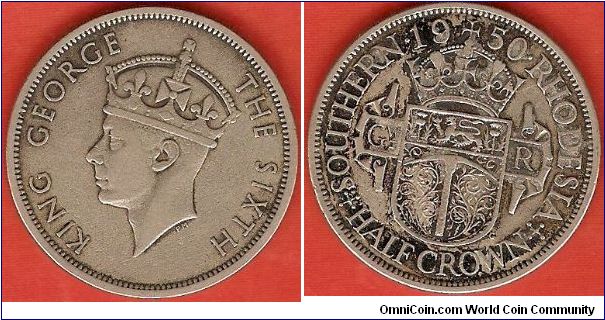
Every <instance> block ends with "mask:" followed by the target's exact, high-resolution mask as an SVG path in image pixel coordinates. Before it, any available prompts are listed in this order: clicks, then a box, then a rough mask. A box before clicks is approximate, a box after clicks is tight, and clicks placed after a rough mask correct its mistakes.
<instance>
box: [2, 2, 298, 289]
mask: <svg viewBox="0 0 605 320" xmlns="http://www.w3.org/2000/svg"><path fill="white" fill-rule="evenodd" d="M295 132H296V131H295V127H294V122H293V118H292V115H291V113H290V109H289V106H288V102H287V100H286V96H285V94H284V92H283V90H282V88H281V87H280V85H279V83H278V81H277V78H276V77H275V75H274V74H273V72H272V71H271V69H270V68H269V66H268V65H267V63H266V62H265V61H264V60H263V59H262V58H261V57H260V55H259V54H258V53H257V52H256V51H255V50H254V49H253V48H252V47H251V46H250V45H249V44H248V43H246V42H245V41H244V40H242V39H241V38H240V37H238V36H237V35H235V34H234V33H233V32H231V31H229V30H228V29H227V28H225V27H224V26H222V25H220V24H218V23H216V22H214V21H211V20H209V19H206V18H204V17H201V16H198V15H195V14H192V13H189V12H185V11H180V10H172V9H167V8H140V9H132V10H125V11H119V12H115V13H112V14H109V15H106V16H103V17H100V18H98V19H96V20H93V21H91V22H89V23H87V24H85V25H83V26H82V27H80V28H78V29H77V30H75V31H73V32H72V33H70V34H69V35H67V36H66V37H65V38H63V39H62V40H61V41H60V42H59V43H58V44H56V45H55V46H54V47H53V48H52V49H51V50H50V51H49V52H48V53H47V54H46V55H45V56H44V57H43V58H42V59H41V61H40V62H39V63H38V65H37V66H36V67H35V68H34V70H33V71H32V73H31V75H30V76H29V78H28V80H27V82H26V83H25V85H24V86H23V89H22V90H21V94H20V96H19V98H18V100H17V102H16V105H15V108H14V111H13V114H12V118H11V121H10V129H9V134H8V150H7V163H8V175H9V181H10V184H11V190H12V194H13V198H14V200H15V203H16V206H17V208H18V211H19V213H20V215H21V218H22V220H23V222H24V223H25V225H26V226H27V228H28V230H29V232H30V233H31V234H32V236H33V237H34V238H35V240H36V241H37V242H38V244H39V245H40V246H41V247H42V248H43V249H44V251H46V253H47V254H48V255H49V256H50V257H51V258H52V259H53V260H54V261H56V262H57V263H58V264H59V265H60V266H61V267H63V268H64V269H65V270H67V271H69V272H70V273H71V274H73V275H74V276H76V277H78V278H80V279H82V280H84V281H85V282H87V283H89V284H91V285H93V286H95V287H98V288H100V289H103V290H106V291H110V292H113V293H118V294H122V295H128V296H136V297H167V296H177V295H182V294H186V293H191V292H194V291H198V290H201V289H203V288H206V287H208V286H210V285H213V284H215V283H217V282H219V281H221V280H223V279H225V278H226V277H228V276H230V275H232V274H233V273H235V272H236V271H238V270H239V269H240V268H242V267H243V266H244V265H245V264H246V263H248V262H249V261H250V260H251V259H252V258H253V257H254V256H255V255H256V254H257V253H258V252H259V251H260V250H261V249H262V248H263V247H264V245H265V244H267V242H268V241H269V239H270V238H271V236H272V235H273V233H274V232H275V230H276V228H277V227H278V225H279V223H280V221H281V220H282V217H283V215H284V212H285V210H286V208H287V206H288V202H289V199H290V196H291V194H292V191H293V186H294V179H295V175H296V164H297V160H296V159H297V143H296V135H295Z"/></svg>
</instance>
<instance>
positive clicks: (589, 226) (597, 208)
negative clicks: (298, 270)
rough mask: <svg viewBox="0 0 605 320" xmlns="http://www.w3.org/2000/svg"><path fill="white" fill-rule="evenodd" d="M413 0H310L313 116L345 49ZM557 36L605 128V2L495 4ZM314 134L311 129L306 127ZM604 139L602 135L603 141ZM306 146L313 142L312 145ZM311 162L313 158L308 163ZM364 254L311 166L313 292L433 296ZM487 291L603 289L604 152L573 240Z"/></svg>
mask: <svg viewBox="0 0 605 320" xmlns="http://www.w3.org/2000/svg"><path fill="white" fill-rule="evenodd" d="M416 5H417V4H413V3H305V115H304V116H305V123H307V124H308V123H310V119H311V113H312V111H313V106H314V104H315V99H316V97H317V95H318V93H319V90H321V85H322V84H323V81H324V79H325V78H326V76H327V75H328V72H329V71H330V69H331V68H332V65H333V64H334V63H335V62H336V61H337V60H338V58H339V57H340V55H341V54H342V53H344V50H345V49H346V48H348V46H349V45H350V44H351V43H353V41H355V40H356V39H357V37H358V36H359V35H360V34H362V33H364V32H365V31H367V30H368V29H369V28H371V27H372V26H374V25H375V24H377V23H378V22H380V21H382V20H383V19H386V18H388V17H389V16H391V15H394V14H396V13H398V12H400V11H403V10H406V9H410V8H413V7H414V6H416ZM490 5H493V6H494V7H496V8H500V9H503V10H506V11H508V12H510V13H512V14H514V15H517V16H518V17H521V18H522V19H524V20H525V21H528V22H530V23H531V24H533V25H535V26H536V27H538V28H539V29H541V30H542V31H543V32H545V33H546V34H547V35H548V36H549V37H550V38H551V39H553V40H554V41H555V42H556V43H557V44H558V45H559V46H560V47H561V48H563V50H564V51H565V52H566V53H567V55H568V56H569V57H570V58H571V59H572V60H573V62H574V64H575V66H576V67H577V68H578V69H579V71H580V72H581V73H582V75H583V76H584V79H585V80H586V84H587V86H588V90H589V91H590V94H591V96H592V99H593V101H594V107H595V109H596V111H597V115H598V119H599V122H600V128H601V130H600V131H601V135H602V133H603V3H512V2H509V3H491V4H490ZM305 134H306V137H308V131H307V130H305ZM602 139H603V138H601V141H603V140H602ZM305 151H307V150H306V146H305ZM305 164H306V162H305ZM425 294H430V293H426V292H423V291H420V290H416V289H412V288H410V287H407V286H405V285H402V284H398V283H397V282H395V281H392V280H390V279H388V278H386V277H384V276H382V275H380V274H378V273H377V272H375V271H373V270H372V269H371V268H370V267H368V266H367V265H365V264H364V263H363V262H361V261H360V260H359V259H357V258H356V257H355V256H354V255H353V253H351V252H350V251H349V250H348V249H347V248H346V247H345V246H344V245H343V244H342V243H341V242H340V240H339V239H338V238H337V236H336V234H334V232H332V230H331V229H330V227H329V226H328V223H327V222H326V220H325V218H324V217H323V215H322V213H321V211H320V208H319V206H318V204H317V200H316V198H315V194H314V193H313V186H312V185H311V181H310V177H309V174H308V166H307V167H306V170H305V295H425ZM478 294H481V295H603V159H602V156H601V169H600V179H599V181H598V184H597V187H596V190H595V195H594V197H593V199H592V202H591V205H590V207H589V209H588V211H587V213H586V215H585V217H584V219H583V221H582V223H581V224H580V226H579V228H578V229H577V230H576V232H575V233H574V235H573V236H572V237H571V239H570V240H569V241H568V242H567V244H566V245H565V246H564V247H563V248H562V249H561V250H559V252H558V253H556V254H555V255H554V256H553V257H552V258H551V259H549V260H548V261H547V262H546V263H545V264H544V265H542V266H541V267H540V268H538V269H537V270H535V271H534V272H531V273H530V274H528V275H526V276H525V277H523V278H521V279H519V280H517V281H515V282H513V283H511V284H509V285H506V286H503V287H499V288H497V289H493V290H489V291H485V292H482V293H478Z"/></svg>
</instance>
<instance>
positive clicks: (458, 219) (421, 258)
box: [309, 4, 600, 292]
mask: <svg viewBox="0 0 605 320" xmlns="http://www.w3.org/2000/svg"><path fill="white" fill-rule="evenodd" d="M310 125H311V128H310V136H309V167H310V168H311V176H312V181H313V184H314V187H315V192H316V195H317V198H318V200H319V203H320V205H321V208H322V210H323V212H324V215H325V217H326V219H327V221H328V222H329V224H330V226H331V227H332V228H333V230H334V231H335V232H336V233H337V234H338V236H339V237H340V239H341V240H342V242H343V243H344V244H345V245H346V246H347V247H348V248H349V249H350V250H351V251H352V252H353V253H354V254H355V255H356V256H358V257H359V258H360V259H361V260H362V261H364V262H365V263H366V264H368V265H369V266H371V267H372V268H374V269H375V270H377V271H378V272H380V273H382V274H384V275H386V276H388V277H390V278H392V279H394V280H396V281H398V282H401V283H404V284H407V285H410V286H412V287H415V288H420V289H424V290H430V291H437V292H471V291H479V290H484V289H488V288H493V287H496V286H500V285H503V284H505V283H508V282H510V281H513V280H515V279H517V278H519V277H521V276H523V275H525V274H527V273H528V272H530V271H532V270H534V269H535V268H537V267H538V266H540V265H541V264H542V263H543V262H544V261H546V259H548V258H549V257H550V256H552V255H553V254H554V253H555V252H556V251H557V250H558V249H559V248H560V247H561V246H562V245H563V244H564V243H565V241H566V240H567V239H568V238H569V237H570V236H571V235H572V233H573V232H574V230H575V229H576V228H577V227H578V224H579V223H580V221H581V220H582V216H583V215H584V213H585V212H586V209H587V207H588V204H589V202H590V199H591V196H592V193H593V191H594V187H595V182H596V179H597V171H598V162H599V148H600V142H599V133H598V122H597V119H596V117H595V111H594V108H593V104H592V102H591V99H590V96H589V93H588V91H587V89H586V86H585V85H584V82H583V80H582V78H581V76H580V74H579V73H578V71H577V70H576V69H575V68H574V66H573V64H572V62H571V61H570V60H569V58H567V57H566V56H565V54H564V53H563V52H562V51H561V49H559V48H558V47H557V46H556V45H555V44H554V43H553V42H552V41H551V40H550V39H549V38H548V37H547V36H546V35H544V34H543V33H542V32H540V31H539V30H537V29H536V28H535V27H533V26H531V25H530V24H528V23H526V22H524V21H522V20H520V19H519V18H517V17H514V16H512V15H510V14H508V13H506V12H502V11H500V10H496V9H492V8H488V7H484V6H478V5H474V4H440V5H430V6H425V7H421V8H418V9H415V10H411V11H406V12H403V13H401V14H399V15H396V16H393V17H391V18H388V19H387V20H385V21H383V22H381V23H380V24H378V25H376V26H375V27H374V28H372V29H371V30H369V31H368V32H367V33H365V34H364V35H362V36H361V37H360V38H359V39H358V40H357V41H356V42H355V43H354V44H353V45H352V46H351V47H349V49H348V50H347V51H346V52H345V53H344V54H343V55H342V58H341V59H340V60H339V61H338V62H337V63H336V64H335V66H334V68H333V69H332V71H331V73H330V75H329V76H328V78H327V79H326V81H325V84H324V86H323V89H322V91H321V93H320V97H319V98H318V100H317V102H316V105H315V109H314V113H313V116H312V122H311V124H310Z"/></svg>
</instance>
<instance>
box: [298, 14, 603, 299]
mask: <svg viewBox="0 0 605 320" xmlns="http://www.w3.org/2000/svg"><path fill="white" fill-rule="evenodd" d="M435 9H437V10H439V9H441V10H456V9H462V10H476V11H478V12H479V13H486V14H488V15H495V16H496V17H498V16H499V17H501V18H503V19H504V22H505V23H506V24H509V25H510V22H512V23H517V24H518V25H519V26H520V27H522V28H525V29H526V30H527V31H529V32H530V33H533V35H535V36H536V37H537V38H539V39H541V40H542V41H544V46H546V47H547V48H548V47H550V49H552V51H553V54H552V56H553V57H555V58H557V57H558V58H559V59H561V61H562V62H563V63H564V64H565V66H566V67H567V69H568V71H569V73H570V74H571V76H572V77H571V79H572V80H575V81H576V83H577V85H578V88H579V89H580V90H581V91H580V92H581V93H582V95H583V98H584V100H585V102H584V103H583V104H582V103H581V106H582V109H581V110H580V111H581V112H579V114H581V115H582V116H584V115H583V112H584V111H586V112H587V113H588V117H589V119H590V124H591V128H592V130H591V134H592V140H593V148H592V152H593V155H592V165H591V170H592V173H591V176H590V179H589V180H588V181H587V185H586V194H585V195H584V199H583V202H582V205H581V206H580V207H579V208H578V211H577V213H576V215H575V217H574V220H573V221H572V224H571V225H570V226H569V227H568V228H566V229H565V230H564V232H563V234H562V235H561V236H560V237H559V238H558V239H557V240H556V242H553V243H551V244H550V246H551V248H548V251H547V252H545V253H544V254H542V255H540V256H539V257H538V258H537V259H535V260H534V261H531V262H528V265H527V267H523V268H522V269H521V270H520V271H517V272H516V273H513V272H511V274H510V275H505V276H502V277H500V278H498V279H495V280H492V281H489V282H486V283H480V284H475V285H471V286H464V287H454V286H439V285H434V284H430V283H422V282H417V281H413V280H410V279H405V278H403V277H398V276H397V275H396V274H393V273H391V272H390V271H388V270H387V269H388V266H389V263H386V266H387V267H382V266H380V263H378V262H375V261H374V260H372V259H370V258H368V257H366V256H365V255H364V254H363V253H361V252H358V249H357V248H356V247H355V246H354V245H353V243H352V242H348V239H346V236H345V229H344V228H340V227H339V226H338V223H337V222H336V221H334V220H333V217H332V216H333V215H338V213H336V212H335V211H334V210H332V209H331V208H330V207H329V206H330V205H331V201H330V199H329V196H326V197H325V198H324V195H323V193H324V192H326V193H327V192H328V191H327V190H326V186H325V184H324V183H323V182H321V181H319V177H321V175H322V172H321V168H316V163H315V162H316V160H319V159H320V157H321V150H320V149H319V148H318V147H316V144H318V143H319V141H318V139H319V130H320V129H321V126H320V123H321V121H322V118H323V116H324V111H325V110H324V109H325V105H324V99H325V96H326V95H327V94H328V93H329V92H331V91H332V87H333V85H334V84H335V83H336V81H337V78H338V76H339V75H340V72H341V70H342V69H343V68H344V67H345V66H347V65H348V64H349V63H350V62H351V61H348V60H349V59H348V57H349V56H351V57H353V56H356V55H357V54H358V49H360V48H363V47H364V46H365V44H364V42H366V41H367V40H369V37H370V36H371V35H372V34H374V33H380V32H381V30H382V29H384V30H388V29H392V27H390V25H391V23H394V22H396V21H398V20H403V19H404V18H406V17H408V16H409V18H412V17H411V16H413V15H415V14H422V13H423V12H426V11H428V10H435ZM414 19H417V17H414ZM488 19H490V20H493V17H488ZM511 27H512V28H514V29H516V30H518V31H521V32H523V31H522V30H519V28H517V27H515V26H511ZM544 46H543V47H544ZM545 49H546V48H545ZM558 67H560V66H558ZM564 71H565V70H564ZM574 94H575V95H576V96H577V93H576V92H574ZM584 123H585V124H584V127H586V121H584ZM595 124H596V125H595ZM599 126H600V123H599V119H598V118H597V116H596V111H595V108H594V104H593V102H592V99H591V96H590V92H589V90H588V88H587V87H586V84H585V81H584V78H583V77H582V75H581V73H580V72H578V70H577V69H576V67H575V65H574V64H573V62H572V60H571V59H569V57H568V56H567V55H566V54H565V52H564V51H563V50H562V49H561V48H560V47H559V46H558V45H557V44H556V43H555V42H554V41H552V40H551V39H550V38H549V37H548V36H546V34H544V33H543V32H542V31H541V30H540V29H538V28H536V27H535V26H534V25H532V24H530V23H528V22H526V21H525V20H523V19H521V18H519V17H517V16H515V15H513V14H511V13H509V12H506V11H504V10H500V9H497V8H493V7H489V6H484V5H478V4H468V3H460V2H448V3H438V4H430V5H423V6H417V7H413V8H410V9H407V10H404V11H402V12H400V13H397V14H395V15H392V16H389V17H387V18H386V19H383V20H381V21H380V22H379V23H377V24H375V25H373V26H372V27H370V28H369V29H368V30H367V31H366V32H365V33H363V34H362V35H361V36H359V37H357V39H356V40H355V41H354V42H353V43H352V44H351V45H350V46H349V47H348V48H347V49H346V50H345V51H344V53H343V54H342V55H341V56H340V58H339V59H338V60H337V61H336V62H335V63H334V65H333V67H332V68H331V69H330V71H329V73H328V76H327V77H326V79H325V80H324V82H323V84H322V86H321V90H320V91H319V93H318V96H317V98H316V100H315V104H314V108H313V113H312V115H311V123H310V125H309V132H308V137H307V139H308V146H307V148H308V149H307V151H308V166H309V170H310V176H311V182H312V184H313V190H314V192H315V196H316V199H317V201H318V203H319V205H320V208H321V210H322V213H323V216H324V218H326V220H327V221H328V224H329V225H330V227H331V228H332V230H333V231H334V232H335V233H336V234H337V235H338V238H339V239H340V241H341V242H342V243H343V244H345V246H346V247H347V248H348V249H349V250H350V251H351V252H352V253H353V254H354V255H355V256H356V257H357V258H358V259H359V260H361V261H363V262H364V263H365V264H366V265H368V266H369V267H371V268H372V269H374V270H375V271H377V272H378V273H380V274H382V275H383V276H386V277H387V278H389V279H391V280H394V281H396V282H398V283H402V284H405V285H408V286H410V287H412V288H415V289H420V290H425V291H429V292H437V293H472V292H479V291H485V290H489V289H494V288H497V287H500V286H503V285H505V284H508V283H510V282H512V281H515V280H518V279H520V278H522V277H524V276H526V275H527V274H529V273H531V272H532V271H534V270H536V269H537V268H539V267H540V266H542V265H543V264H544V263H545V262H546V261H548V260H549V259H550V258H551V257H552V256H553V255H555V254H556V253H557V252H558V251H559V249H560V248H562V247H563V246H565V244H566V243H567V241H568V240H569V238H570V237H571V235H572V234H573V233H574V232H575V230H576V229H577V228H578V226H579V224H580V222H581V221H582V219H583V217H584V214H585V213H586V211H587V209H588V206H589V204H590V202H591V200H592V196H593V194H594V190H595V187H596V180H597V177H598V175H599V169H600V167H599V165H600V134H599ZM587 159H590V158H589V157H587ZM553 245H556V246H555V247H553ZM544 247H546V246H544ZM544 247H543V249H542V250H544ZM364 249H367V248H366V247H365V245H364ZM368 251H369V252H371V250H369V249H368ZM540 251H541V250H539V251H537V252H536V253H535V254H533V256H532V257H531V258H530V259H528V261H530V260H532V259H534V258H535V256H536V255H537V254H539V252H540ZM375 256H377V255H375ZM377 257H379V259H376V260H379V262H380V261H383V260H384V259H383V258H382V257H381V256H377ZM506 271H509V270H505V271H501V272H506ZM427 280H428V281H430V282H436V283H439V282H441V281H442V280H435V279H427ZM428 281H427V282H428Z"/></svg>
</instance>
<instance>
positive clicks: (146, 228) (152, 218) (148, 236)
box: [128, 182, 196, 257]
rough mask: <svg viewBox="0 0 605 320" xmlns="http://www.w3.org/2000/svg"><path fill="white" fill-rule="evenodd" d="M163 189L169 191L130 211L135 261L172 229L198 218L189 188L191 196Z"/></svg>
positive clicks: (175, 189)
mask: <svg viewBox="0 0 605 320" xmlns="http://www.w3.org/2000/svg"><path fill="white" fill-rule="evenodd" d="M192 183H193V182H192ZM162 189H169V190H157V192H154V193H153V196H152V197H150V199H149V200H148V201H145V204H144V205H143V206H140V207H138V208H131V209H129V210H128V222H129V223H130V226H131V227H132V232H133V234H134V252H133V257H137V256H139V255H140V254H141V253H143V252H145V251H146V250H147V249H149V247H151V245H153V244H154V243H155V242H156V241H157V240H158V239H159V238H160V237H161V236H162V235H164V234H165V233H166V232H167V231H169V230H170V229H171V228H172V227H174V226H176V225H178V224H179V223H181V222H184V221H187V220H191V219H195V218H196V214H195V208H194V204H193V194H192V192H191V191H189V190H191V187H188V188H186V190H187V191H188V192H182V190H183V189H182V188H162ZM177 190H178V191H181V192H178V191H177ZM175 191H177V192H175Z"/></svg>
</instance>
